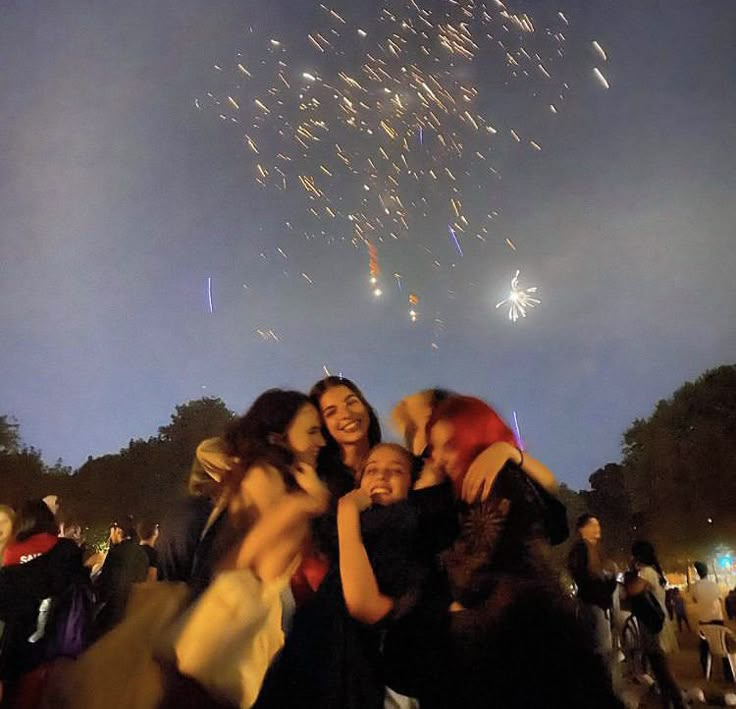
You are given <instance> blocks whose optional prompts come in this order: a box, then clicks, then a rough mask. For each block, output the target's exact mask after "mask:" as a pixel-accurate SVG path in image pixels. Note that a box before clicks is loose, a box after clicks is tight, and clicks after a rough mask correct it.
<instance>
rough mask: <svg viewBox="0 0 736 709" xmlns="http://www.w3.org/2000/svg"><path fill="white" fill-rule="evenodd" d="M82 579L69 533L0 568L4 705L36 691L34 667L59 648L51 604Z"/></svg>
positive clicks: (29, 699) (31, 697) (85, 580)
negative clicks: (37, 552) (35, 553)
mask: <svg viewBox="0 0 736 709" xmlns="http://www.w3.org/2000/svg"><path fill="white" fill-rule="evenodd" d="M88 584H89V575H88V574H87V571H86V570H85V568H84V566H83V565H82V551H81V549H80V548H79V547H78V546H77V545H76V544H75V543H74V542H73V541H72V540H70V539H59V540H58V542H57V543H56V544H55V545H54V546H53V547H52V548H51V549H49V551H47V552H44V553H43V554H40V555H38V556H36V557H34V558H33V559H31V560H29V561H27V562H26V563H22V564H14V565H10V566H3V567H2V568H0V620H1V621H3V622H4V623H5V633H4V635H3V642H2V647H1V648H0V681H2V682H3V684H5V685H6V689H7V692H6V694H7V697H8V701H9V704H8V705H9V706H13V703H12V702H24V706H35V702H36V699H38V697H40V692H41V691H42V685H41V684H40V682H39V681H38V678H36V677H35V673H36V670H37V669H39V668H42V666H43V665H44V664H45V663H47V662H49V661H51V660H53V659H55V657H57V656H58V654H59V652H60V651H63V648H62V647H60V646H59V644H58V642H57V640H58V639H57V637H56V632H57V629H58V623H59V622H61V621H62V620H63V618H61V617H60V616H59V615H58V613H57V610H60V609H61V608H62V605H63V600H64V599H65V598H66V597H67V596H68V594H69V593H70V592H71V591H72V590H73V588H74V587H75V586H76V585H78V586H80V587H82V586H87V585H88ZM80 620H84V619H80ZM87 620H89V619H87ZM80 649H81V648H80Z"/></svg>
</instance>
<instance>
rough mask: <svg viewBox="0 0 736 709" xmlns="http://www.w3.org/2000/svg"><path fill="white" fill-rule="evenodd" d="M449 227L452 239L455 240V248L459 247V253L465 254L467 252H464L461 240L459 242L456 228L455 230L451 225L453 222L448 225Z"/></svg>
mask: <svg viewBox="0 0 736 709" xmlns="http://www.w3.org/2000/svg"><path fill="white" fill-rule="evenodd" d="M447 228H448V229H449V231H450V236H451V237H452V241H453V242H454V244H455V248H456V249H457V252H458V253H459V254H460V255H461V256H465V254H464V253H463V250H462V247H461V246H460V242H459V241H458V239H457V234H456V233H455V230H454V229H453V228H452V225H451V224H450V225H448V227H447Z"/></svg>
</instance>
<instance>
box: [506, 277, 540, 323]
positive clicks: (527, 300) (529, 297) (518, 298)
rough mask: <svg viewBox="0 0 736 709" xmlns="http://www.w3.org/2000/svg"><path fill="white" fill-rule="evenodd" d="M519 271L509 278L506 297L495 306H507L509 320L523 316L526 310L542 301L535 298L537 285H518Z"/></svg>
mask: <svg viewBox="0 0 736 709" xmlns="http://www.w3.org/2000/svg"><path fill="white" fill-rule="evenodd" d="M519 273H520V271H517V272H516V274H515V275H514V277H513V278H512V279H511V290H510V291H509V294H508V297H506V298H504V300H502V301H501V302H500V303H497V304H496V308H500V307H503V306H505V307H507V308H508V309H509V320H511V322H516V321H517V320H518V319H519V318H525V317H526V313H527V310H531V309H532V308H535V307H536V306H537V305H539V304H540V303H541V302H542V301H541V300H540V299H539V298H537V296H536V294H537V286H532V287H531V288H521V287H520V286H519Z"/></svg>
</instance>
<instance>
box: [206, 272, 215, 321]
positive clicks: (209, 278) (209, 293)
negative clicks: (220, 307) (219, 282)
mask: <svg viewBox="0 0 736 709" xmlns="http://www.w3.org/2000/svg"><path fill="white" fill-rule="evenodd" d="M207 307H208V308H209V311H210V314H212V313H213V312H214V309H213V308H212V276H207Z"/></svg>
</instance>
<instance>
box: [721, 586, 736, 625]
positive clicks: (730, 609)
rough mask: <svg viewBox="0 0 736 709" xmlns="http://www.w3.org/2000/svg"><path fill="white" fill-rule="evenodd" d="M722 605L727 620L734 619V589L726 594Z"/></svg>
mask: <svg viewBox="0 0 736 709" xmlns="http://www.w3.org/2000/svg"><path fill="white" fill-rule="evenodd" d="M723 605H724V606H725V607H726V615H727V616H728V619H729V620H734V619H736V588H734V589H732V590H731V591H729V592H728V595H727V596H726V600H725V601H724V603H723Z"/></svg>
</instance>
